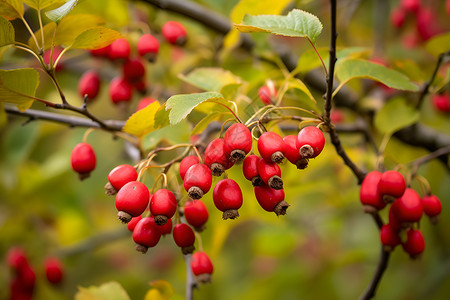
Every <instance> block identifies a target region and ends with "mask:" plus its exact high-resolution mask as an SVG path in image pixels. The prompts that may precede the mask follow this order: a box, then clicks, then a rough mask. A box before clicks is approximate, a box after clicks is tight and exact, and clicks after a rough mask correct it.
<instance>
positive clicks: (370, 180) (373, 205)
mask: <svg viewBox="0 0 450 300" xmlns="http://www.w3.org/2000/svg"><path fill="white" fill-rule="evenodd" d="M381 175H382V174H381V172H378V171H371V172H369V173H368V174H367V175H366V177H365V178H364V180H363V182H362V184H361V189H360V192H359V199H360V200H361V203H362V205H363V208H364V212H365V213H377V212H378V211H379V210H381V209H383V208H384V207H385V206H386V202H384V200H383V198H382V196H381V195H380V193H379V192H378V183H379V182H380V179H381Z"/></svg>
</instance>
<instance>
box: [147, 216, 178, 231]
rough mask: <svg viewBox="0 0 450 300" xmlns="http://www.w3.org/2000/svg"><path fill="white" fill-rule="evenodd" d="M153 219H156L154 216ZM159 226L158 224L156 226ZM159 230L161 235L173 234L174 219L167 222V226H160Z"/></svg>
mask: <svg viewBox="0 0 450 300" xmlns="http://www.w3.org/2000/svg"><path fill="white" fill-rule="evenodd" d="M151 217H152V218H154V217H153V216H151ZM156 225H158V224H156ZM158 226H159V229H160V230H161V235H163V236H165V235H168V234H171V233H172V227H173V223H172V219H167V222H166V223H165V224H162V225H158Z"/></svg>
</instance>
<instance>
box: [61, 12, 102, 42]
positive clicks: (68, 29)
mask: <svg viewBox="0 0 450 300" xmlns="http://www.w3.org/2000/svg"><path fill="white" fill-rule="evenodd" d="M103 23H105V21H104V20H103V18H101V17H99V16H96V15H89V14H77V15H73V16H72V15H70V16H67V17H65V18H64V19H62V20H61V22H59V24H58V30H57V31H56V36H55V44H57V45H63V46H65V47H68V46H70V45H72V44H73V42H74V41H75V39H76V38H77V36H79V35H80V34H81V33H83V32H84V31H86V30H88V29H91V28H94V27H97V26H99V25H101V24H103Z"/></svg>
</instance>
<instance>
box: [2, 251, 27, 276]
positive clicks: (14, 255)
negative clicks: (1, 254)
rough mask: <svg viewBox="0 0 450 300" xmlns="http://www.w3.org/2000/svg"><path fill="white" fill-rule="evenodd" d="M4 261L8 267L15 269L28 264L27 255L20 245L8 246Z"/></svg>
mask: <svg viewBox="0 0 450 300" xmlns="http://www.w3.org/2000/svg"><path fill="white" fill-rule="evenodd" d="M6 261H7V263H8V265H9V267H10V268H12V269H14V270H16V271H17V270H20V269H23V268H24V267H26V266H27V265H28V260H27V255H26V253H25V250H24V249H22V248H21V247H12V248H10V249H9V250H8V253H7V254H6Z"/></svg>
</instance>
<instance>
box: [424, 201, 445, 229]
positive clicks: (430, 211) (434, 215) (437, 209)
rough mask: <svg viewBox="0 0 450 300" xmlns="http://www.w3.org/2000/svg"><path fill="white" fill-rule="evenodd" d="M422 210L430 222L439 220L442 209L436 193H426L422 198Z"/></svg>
mask: <svg viewBox="0 0 450 300" xmlns="http://www.w3.org/2000/svg"><path fill="white" fill-rule="evenodd" d="M422 205H423V212H424V213H425V214H426V215H427V216H428V217H430V220H431V222H432V223H434V224H435V223H437V222H438V221H439V215H440V214H441V211H442V204H441V200H440V199H439V198H438V197H437V196H436V195H427V196H425V197H423V199H422Z"/></svg>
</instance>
